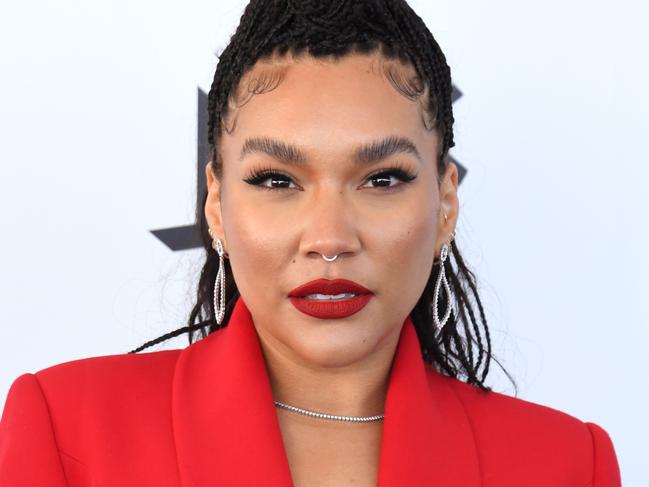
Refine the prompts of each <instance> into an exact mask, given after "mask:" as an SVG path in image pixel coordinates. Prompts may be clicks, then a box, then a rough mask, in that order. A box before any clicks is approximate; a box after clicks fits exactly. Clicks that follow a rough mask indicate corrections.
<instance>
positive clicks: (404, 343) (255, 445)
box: [172, 298, 479, 487]
mask: <svg viewBox="0 0 649 487" xmlns="http://www.w3.org/2000/svg"><path fill="white" fill-rule="evenodd" d="M448 380H451V379H449V378H447V377H444V376H442V375H441V374H440V373H438V372H436V371H435V370H433V369H432V368H431V367H429V366H428V365H427V364H425V362H424V361H423V359H422V357H421V352H420V348H419V341H418V338H417V334H416V331H415V328H414V325H413V324H412V321H411V319H410V317H408V318H407V319H406V320H405V322H404V326H403V328H402V331H401V335H400V338H399V344H398V346H397V350H396V353H395V357H394V361H393V364H392V368H391V372H390V383H389V385H388V392H387V397H386V406H385V419H384V425H383V436H382V442H381V452H380V465H379V480H378V486H379V487H394V486H401V485H408V486H409V487H415V486H424V485H425V486H431V485H443V486H445V487H452V486H458V487H459V486H462V487H467V486H477V485H479V471H478V462H477V455H476V451H475V443H474V439H473V435H472V433H471V429H470V426H469V423H468V420H467V418H466V415H465V413H464V410H463V408H462V405H461V403H460V402H459V400H458V398H457V397H456V396H455V393H454V392H453V390H452V388H451V386H450V385H449V384H448ZM172 387H173V390H172V421H173V434H174V439H175V442H176V449H177V455H178V468H179V471H180V478H181V481H182V485H183V487H208V486H209V487H214V486H217V487H218V486H235V485H237V486H253V485H255V486H256V485H264V486H265V487H292V486H293V482H292V479H291V474H290V469H289V464H288V459H287V456H286V451H285V449H284V443H283V441H282V436H281V431H280V428H279V422H278V420H277V413H276V410H275V405H274V403H273V397H272V390H271V387H270V381H269V379H268V373H267V370H266V364H265V361H264V359H263V354H262V350H261V345H260V343H259V339H258V336H257V333H256V330H255V328H254V323H253V321H252V317H251V315H250V312H249V310H248V308H247V307H246V305H245V303H244V302H243V299H242V298H239V299H238V301H237V303H236V304H235V307H234V310H233V312H232V316H231V317H230V321H229V323H228V325H227V326H226V327H225V328H223V329H221V330H218V331H216V332H213V333H211V334H210V335H208V336H207V337H205V338H204V339H202V340H199V341H198V342H195V343H193V344H192V345H190V346H188V347H186V348H185V349H183V350H182V351H181V353H180V355H179V358H178V363H177V365H176V369H175V373H174V378H173V386H172Z"/></svg>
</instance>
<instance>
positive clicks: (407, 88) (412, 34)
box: [133, 0, 516, 390]
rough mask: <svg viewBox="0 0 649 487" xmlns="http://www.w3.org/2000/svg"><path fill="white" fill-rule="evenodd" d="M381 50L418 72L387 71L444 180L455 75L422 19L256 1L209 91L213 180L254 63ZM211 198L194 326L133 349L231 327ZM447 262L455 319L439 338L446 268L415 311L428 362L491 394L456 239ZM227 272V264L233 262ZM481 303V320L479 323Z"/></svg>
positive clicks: (347, 5)
mask: <svg viewBox="0 0 649 487" xmlns="http://www.w3.org/2000/svg"><path fill="white" fill-rule="evenodd" d="M376 50H379V51H380V53H381V55H382V56H383V57H384V58H385V59H387V60H390V61H393V60H398V61H401V62H402V63H405V64H407V65H409V66H411V67H412V69H414V72H415V79H406V78H404V77H403V75H395V73H394V72H393V71H389V72H386V73H384V74H385V75H386V77H387V78H388V80H389V81H390V82H391V83H392V84H393V85H394V87H395V88H397V89H398V90H399V91H400V92H401V93H402V94H404V96H407V97H408V98H410V99H419V101H420V103H422V107H423V108H424V111H425V113H426V114H427V115H428V120H429V121H430V124H429V123H426V128H428V129H429V130H437V131H438V133H439V135H440V138H441V144H440V151H439V154H438V160H437V161H436V164H437V169H438V173H439V174H440V175H442V174H444V173H445V171H446V168H447V164H448V158H447V155H448V151H449V150H450V148H452V147H454V146H455V142H454V136H453V124H454V121H455V120H454V117H453V107H452V90H453V87H452V83H451V68H450V67H449V66H448V64H447V62H446V58H445V56H444V53H443V52H442V49H441V47H440V46H439V44H438V43H437V42H436V40H435V38H434V37H433V35H432V34H431V32H430V30H429V29H428V28H427V27H426V25H425V23H424V21H423V20H422V19H421V17H419V16H418V15H417V14H416V13H415V12H414V11H413V10H412V8H411V7H410V6H409V5H408V3H407V2H406V1H405V0H301V1H300V0H251V1H250V2H249V3H248V5H247V6H246V7H245V9H244V12H243V14H242V16H241V18H240V21H239V25H238V27H237V29H236V31H235V33H234V34H233V35H232V37H231V38H230V41H229V43H228V45H227V46H226V47H225V49H224V50H223V52H222V53H221V55H220V56H219V61H218V64H217V66H216V71H215V74H214V79H213V81H212V85H211V87H210V91H209V94H208V103H207V109H208V141H209V143H210V154H211V156H212V161H213V164H212V166H213V170H214V174H215V176H216V177H217V178H220V177H221V172H222V158H221V154H220V151H219V140H220V138H221V135H222V132H221V131H222V129H223V128H225V129H226V130H227V129H228V127H227V126H225V127H224V124H223V122H224V120H227V118H228V115H229V114H230V112H231V111H233V108H236V103H237V99H236V98H237V96H236V95H237V89H238V87H239V85H240V84H241V81H242V79H243V78H244V76H245V75H246V73H247V72H248V70H249V69H250V68H252V67H253V66H254V65H255V63H257V62H258V61H260V60H262V59H266V58H269V57H271V56H273V55H279V56H280V57H281V56H284V55H285V54H287V53H289V52H290V53H292V54H300V53H302V52H305V51H306V52H307V53H308V54H309V55H311V56H313V57H316V58H321V57H331V56H333V57H334V58H340V57H342V56H345V55H347V54H350V53H372V52H374V51H376ZM389 69H392V68H389ZM422 87H423V88H422ZM244 88H246V87H245V86H244ZM424 95H426V96H424ZM206 200H207V191H206V190H205V193H204V196H203V198H202V204H201V205H199V206H197V208H196V219H197V222H198V227H199V232H200V239H201V242H202V244H203V247H204V250H205V263H204V265H203V269H202V272H201V275H200V279H199V282H198V286H197V299H196V304H195V305H194V307H193V308H192V310H191V313H190V315H189V320H188V326H186V327H184V328H180V329H178V330H175V331H173V332H170V333H168V334H166V335H163V336H162V337H159V338H158V339H156V340H152V341H151V342H147V343H146V344H144V345H143V346H142V347H139V348H137V349H136V350H133V352H137V351H140V350H142V349H144V348H147V347H148V346H151V345H153V344H157V343H160V342H161V341H164V340H166V339H168V338H170V337H172V336H177V335H179V334H182V333H185V332H186V333H187V335H188V338H189V343H192V342H193V341H194V340H195V336H194V333H195V332H197V331H199V332H200V336H201V337H203V338H204V337H205V336H206V334H209V333H213V332H215V331H217V330H218V329H219V328H222V327H223V326H226V325H227V323H228V321H229V317H230V315H231V312H232V309H233V307H234V304H235V302H236V300H237V298H238V297H239V291H238V289H237V287H236V283H235V282H234V279H233V277H232V273H231V272H226V276H227V277H226V295H227V296H229V299H228V302H227V304H226V313H225V318H224V321H223V323H222V324H221V325H217V324H216V320H215V310H214V307H213V304H212V299H211V298H212V288H213V286H214V282H215V279H216V273H217V271H218V266H219V259H218V256H217V254H216V251H214V250H213V249H212V247H211V239H210V237H209V235H208V232H207V222H206V220H205V215H204V211H203V210H204V206H205V202H206ZM431 251H432V249H431ZM449 255H452V256H453V258H454V260H455V265H456V269H453V268H452V266H451V259H450V258H449V259H448V261H447V263H446V265H445V266H444V268H445V269H446V272H447V278H448V281H449V285H450V287H451V289H452V291H453V295H454V296H455V299H456V303H457V305H458V309H457V313H452V314H451V317H450V318H449V320H448V322H447V323H446V326H445V327H444V329H443V330H442V332H441V333H438V334H437V333H436V331H435V330H434V326H433V318H432V303H433V292H434V285H435V282H436V279H437V277H438V275H439V272H441V269H442V266H439V265H435V266H433V268H432V270H431V274H430V276H429V279H428V281H427V283H426V286H425V288H424V291H423V292H422V295H421V296H420V298H419V300H418V302H417V304H416V305H415V307H414V309H413V310H412V312H411V316H412V319H413V323H414V325H415V328H416V330H417V336H418V339H419V343H420V346H421V352H422V357H423V358H424V360H425V361H426V362H427V363H428V364H430V365H431V366H434V367H436V368H437V369H439V370H440V371H441V372H443V373H444V374H446V375H449V376H451V377H464V378H466V381H467V382H468V383H470V384H474V385H476V386H477V387H479V388H480V389H483V390H490V388H489V387H487V386H486V385H485V383H484V382H485V379H486V376H487V373H488V372H489V366H490V361H491V360H492V359H493V360H495V361H496V362H497V363H498V365H500V367H501V368H502V365H501V364H500V362H498V360H497V359H496V358H495V357H493V355H492V352H491V337H490V334H489V329H488V326H487V319H486V316H485V312H484V309H483V306H482V303H481V301H480V298H479V296H478V291H477V285H476V280H475V276H474V274H473V273H472V272H471V271H470V270H469V269H468V268H467V266H466V265H465V263H464V260H463V258H462V256H461V254H460V251H459V250H458V248H457V245H455V242H454V243H453V245H451V253H450V254H449ZM226 265H227V266H229V262H228V263H227V264H226ZM225 270H226V271H227V270H228V269H227V268H226V269H225ZM442 294H443V293H442ZM440 304H441V306H442V308H443V309H444V307H445V306H447V305H448V304H449V303H448V302H447V298H446V297H445V296H440ZM476 306H477V311H478V314H479V317H480V320H478V319H477V316H476V311H475V309H474V308H475V307H476ZM474 347H475V350H474ZM481 368H482V371H481V370H480V369H481ZM503 371H504V372H505V373H506V374H507V376H508V377H509V379H510V380H511V381H512V383H513V384H514V387H516V383H515V382H514V380H513V378H512V377H511V376H510V375H509V373H508V372H507V371H506V370H505V369H504V368H503Z"/></svg>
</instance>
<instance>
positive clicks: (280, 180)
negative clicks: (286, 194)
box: [244, 169, 295, 191]
mask: <svg viewBox="0 0 649 487" xmlns="http://www.w3.org/2000/svg"><path fill="white" fill-rule="evenodd" d="M268 180H270V181H271V183H270V184H271V185H270V186H267V185H264V184H261V183H264V182H266V181H268ZM244 181H245V182H246V183H248V184H251V185H253V186H258V187H259V188H260V189H265V190H268V191H274V190H280V191H281V190H287V189H295V188H291V187H289V185H290V184H291V182H292V180H291V178H290V177H288V176H286V175H285V174H282V173H280V172H277V171H275V170H272V169H260V170H258V171H253V172H252V173H251V174H250V176H248V177H247V178H245V179H244Z"/></svg>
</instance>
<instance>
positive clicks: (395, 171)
mask: <svg viewBox="0 0 649 487" xmlns="http://www.w3.org/2000/svg"><path fill="white" fill-rule="evenodd" d="M274 176H279V177H280V178H284V179H286V180H291V178H290V177H289V176H287V175H286V174H284V173H281V172H279V171H277V170H275V169H273V168H270V167H264V168H260V169H257V170H253V171H252V172H251V173H250V175H249V176H248V177H246V178H245V179H244V181H245V182H246V183H248V184H251V185H253V186H257V187H258V188H259V189H263V190H267V191H283V190H292V189H294V188H272V187H269V186H263V185H262V184H261V183H263V182H264V181H266V180H267V179H269V178H271V177H274ZM379 176H388V177H389V176H395V177H396V178H397V179H399V180H400V181H401V184H396V185H394V186H376V187H375V188H372V189H382V190H383V191H386V192H390V191H394V190H396V189H398V188H399V187H400V186H403V185H404V184H408V183H409V182H411V181H412V180H413V179H415V178H416V177H417V175H416V174H415V173H413V172H412V171H410V170H408V169H407V168H406V167H405V166H403V165H401V164H399V163H396V164H394V165H393V166H392V167H389V168H386V169H381V170H379V171H377V172H375V173H373V174H370V175H369V176H368V177H367V178H366V181H369V180H371V179H376V178H378V177H379Z"/></svg>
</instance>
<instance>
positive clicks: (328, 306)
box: [288, 279, 374, 319]
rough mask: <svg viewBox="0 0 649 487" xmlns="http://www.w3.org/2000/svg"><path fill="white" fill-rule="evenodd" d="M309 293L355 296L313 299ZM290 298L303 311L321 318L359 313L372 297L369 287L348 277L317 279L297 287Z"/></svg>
mask: <svg viewBox="0 0 649 487" xmlns="http://www.w3.org/2000/svg"><path fill="white" fill-rule="evenodd" d="M309 294H325V295H334V296H335V295H337V294H354V296H353V297H339V298H336V299H312V298H313V296H312V297H310V298H307V297H306V296H307V295H309ZM288 296H289V299H290V300H291V303H292V304H293V306H295V307H296V308H297V309H298V310H300V311H301V312H302V313H305V314H307V315H309V316H313V317H315V318H321V319H335V318H345V317H347V316H351V315H353V314H354V313H357V312H358V311H360V310H361V309H363V308H364V307H365V305H366V304H367V303H368V302H369V300H370V299H372V296H374V293H372V291H370V290H369V289H367V288H365V287H363V286H361V285H360V284H357V283H355V282H353V281H349V280H347V279H334V280H328V279H316V280H314V281H309V282H307V283H306V284H303V285H301V286H298V287H296V288H295V289H293V290H292V291H291V292H290V293H289V295H288Z"/></svg>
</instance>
